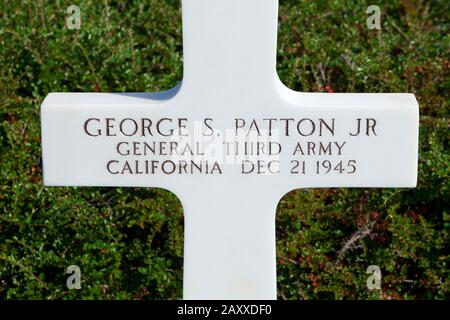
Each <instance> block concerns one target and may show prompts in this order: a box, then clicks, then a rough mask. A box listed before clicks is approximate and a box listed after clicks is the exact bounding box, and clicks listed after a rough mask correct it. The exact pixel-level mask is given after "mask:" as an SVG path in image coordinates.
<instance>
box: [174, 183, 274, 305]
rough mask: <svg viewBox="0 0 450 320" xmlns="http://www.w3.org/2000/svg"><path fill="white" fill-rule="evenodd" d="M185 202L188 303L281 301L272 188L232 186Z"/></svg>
mask: <svg viewBox="0 0 450 320" xmlns="http://www.w3.org/2000/svg"><path fill="white" fill-rule="evenodd" d="M180 198H181V202H182V204H183V209H184V215H185V231H184V232H185V250H184V276H183V278H184V290H183V297H184V299H189V300H190V299H276V259H275V211H276V205H277V203H278V199H275V198H274V196H273V194H271V193H270V192H269V190H267V188H266V189H265V190H264V189H263V188H258V187H257V186H252V185H242V186H236V185H232V184H231V183H224V184H223V185H222V184H221V185H220V187H218V186H210V187H205V188H199V190H198V192H196V194H195V195H193V194H192V193H190V194H189V197H186V198H183V197H180Z"/></svg>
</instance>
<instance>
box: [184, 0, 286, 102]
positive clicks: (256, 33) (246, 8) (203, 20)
mask: <svg viewBox="0 0 450 320" xmlns="http://www.w3.org/2000/svg"><path fill="white" fill-rule="evenodd" d="M182 7H183V56H184V76H183V89H186V92H189V93H190V94H192V95H196V97H198V96H197V95H198V94H199V93H204V88H205V85H208V84H211V83H214V85H215V87H216V88H217V89H216V90H221V91H222V92H225V93H227V94H229V91H230V90H233V89H239V88H236V83H248V85H249V86H250V88H248V87H246V88H245V89H246V91H247V90H251V88H255V89H254V90H258V91H260V90H264V87H266V88H270V89H272V87H273V83H272V82H273V81H274V80H275V79H276V42H277V19H278V1H277V0H246V1H242V0H226V1H223V0H193V1H191V0H184V1H183V2H182ZM205 44H207V45H205ZM255 57H258V58H257V59H255ZM237 80H239V81H237ZM215 92H216V91H215Z"/></svg>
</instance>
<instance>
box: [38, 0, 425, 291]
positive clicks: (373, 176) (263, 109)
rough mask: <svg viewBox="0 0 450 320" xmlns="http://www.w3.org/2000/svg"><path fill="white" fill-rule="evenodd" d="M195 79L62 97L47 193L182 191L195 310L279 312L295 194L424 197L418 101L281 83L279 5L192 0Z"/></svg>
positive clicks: (53, 117) (51, 114)
mask: <svg viewBox="0 0 450 320" xmlns="http://www.w3.org/2000/svg"><path fill="white" fill-rule="evenodd" d="M182 10H183V45H184V48H183V50H184V76H183V81H182V83H180V84H179V85H178V86H176V87H175V88H173V89H171V90H169V91H166V92H161V93H51V94H49V95H48V96H47V97H46V99H45V101H44V102H43V104H42V108H41V119H42V149H43V169H44V183H45V185H49V186H114V187H115V186H135V187H158V188H164V189H167V190H170V191H171V192H173V193H174V194H175V195H177V196H178V197H179V199H180V201H181V203H182V206H183V209H184V214H185V245H184V289H183V295H184V298H185V299H275V298H276V259H275V258H276V256H275V212H276V207H277V204H278V202H279V200H280V199H281V198H282V197H283V195H285V194H286V193H287V192H289V191H291V190H293V189H297V188H313V187H314V188H325V187H414V186H415V185H416V180H417V147H418V117H419V115H418V104H417V102H416V99H415V97H414V95H412V94H403V93H399V94H366V93H361V94H360V93H357V94H346V93H301V92H294V91H292V90H290V89H288V88H287V87H285V86H284V85H283V84H282V83H281V82H280V80H279V78H278V76H277V72H276V38H277V19H278V16H277V15H278V1H277V0H184V1H182Z"/></svg>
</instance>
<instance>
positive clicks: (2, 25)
mask: <svg viewBox="0 0 450 320" xmlns="http://www.w3.org/2000/svg"><path fill="white" fill-rule="evenodd" d="M412 3H413V2H410V1H407V0H403V1H402V0H392V1H385V2H383V5H382V14H383V15H382V29H381V30H380V31H377V30H368V29H367V28H366V27H365V23H366V18H367V15H366V14H365V10H366V8H367V6H368V5H369V3H367V2H366V1H361V0H358V1H332V0H321V1H285V0H281V9H280V34H279V47H278V49H279V52H278V71H279V74H280V77H281V79H282V80H283V81H284V82H285V83H286V84H287V85H288V86H289V87H291V88H293V89H296V90H302V91H316V92H317V91H329V92H331V91H335V92H413V93H415V94H416V96H417V98H418V100H419V103H420V112H421V130H420V154H419V183H418V187H417V188H416V189H320V190H298V191H295V192H291V193H290V194H288V195H286V196H285V197H284V198H283V199H282V201H281V202H280V204H279V207H278V213H277V256H278V285H279V290H278V292H279V295H280V298H286V299H390V298H392V299H448V298H450V294H449V292H450V290H449V283H450V274H449V271H448V270H449V263H450V260H449V236H448V232H449V228H450V211H449V206H448V203H449V201H448V199H450V195H449V183H448V176H449V163H450V159H449V154H448V140H449V135H448V129H449V120H448V114H449V105H448V104H449V96H448V93H449V91H450V90H449V89H450V86H449V81H450V80H449V61H448V52H449V43H450V41H449V36H448V29H449V20H448V16H447V15H446V14H447V13H448V12H449V11H450V10H449V9H450V8H449V2H448V1H446V0H437V1H433V2H428V1H423V2H422V1H421V2H417V3H415V4H412ZM69 4H70V3H69V2H67V1H57V2H56V1H31V0H29V1H21V2H19V1H2V2H1V3H0V15H1V19H0V79H1V82H0V161H1V162H0V163H1V170H0V182H1V183H0V188H1V189H0V298H4V299H5V298H7V299H11V298H19V299H29V298H36V299H75V298H84V299H178V298H181V296H182V262H183V261H182V256H183V213H182V209H181V206H180V203H179V202H178V199H177V198H176V197H175V196H174V195H173V194H171V193H169V192H166V191H163V190H155V189H143V188H139V189H137V188H44V187H43V186H42V172H41V158H40V157H41V149H40V123H39V121H40V119H39V107H40V104H41V102H42V100H43V98H44V97H45V95H46V94H47V93H49V92H55V91H63V92H65V91H82V92H88V91H102V92H107V91H112V92H118V91H157V90H163V89H168V88H170V87H172V86H174V85H175V84H176V83H177V82H178V81H179V80H180V79H181V78H182V44H181V12H180V8H179V2H178V1H153V0H152V1H137V0H135V1H125V0H122V1H121V0H115V1H113V0H111V1H91V0H86V1H83V2H82V5H81V6H82V7H81V8H82V14H83V16H82V17H83V18H82V28H81V30H80V31H79V32H77V31H72V30H67V29H66V28H65V20H64V19H65V16H66V12H65V10H66V8H67V6H68V5H69ZM72 264H76V265H79V266H80V267H81V272H82V289H81V290H68V289H67V288H66V285H65V284H66V279H67V276H68V275H67V274H65V269H66V268H67V267H68V266H69V265H72ZM369 265H378V266H379V267H380V268H381V270H382V275H383V280H382V290H381V291H368V290H367V288H366V279H367V277H368V275H367V274H366V273H365V272H366V269H367V267H368V266H369Z"/></svg>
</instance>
